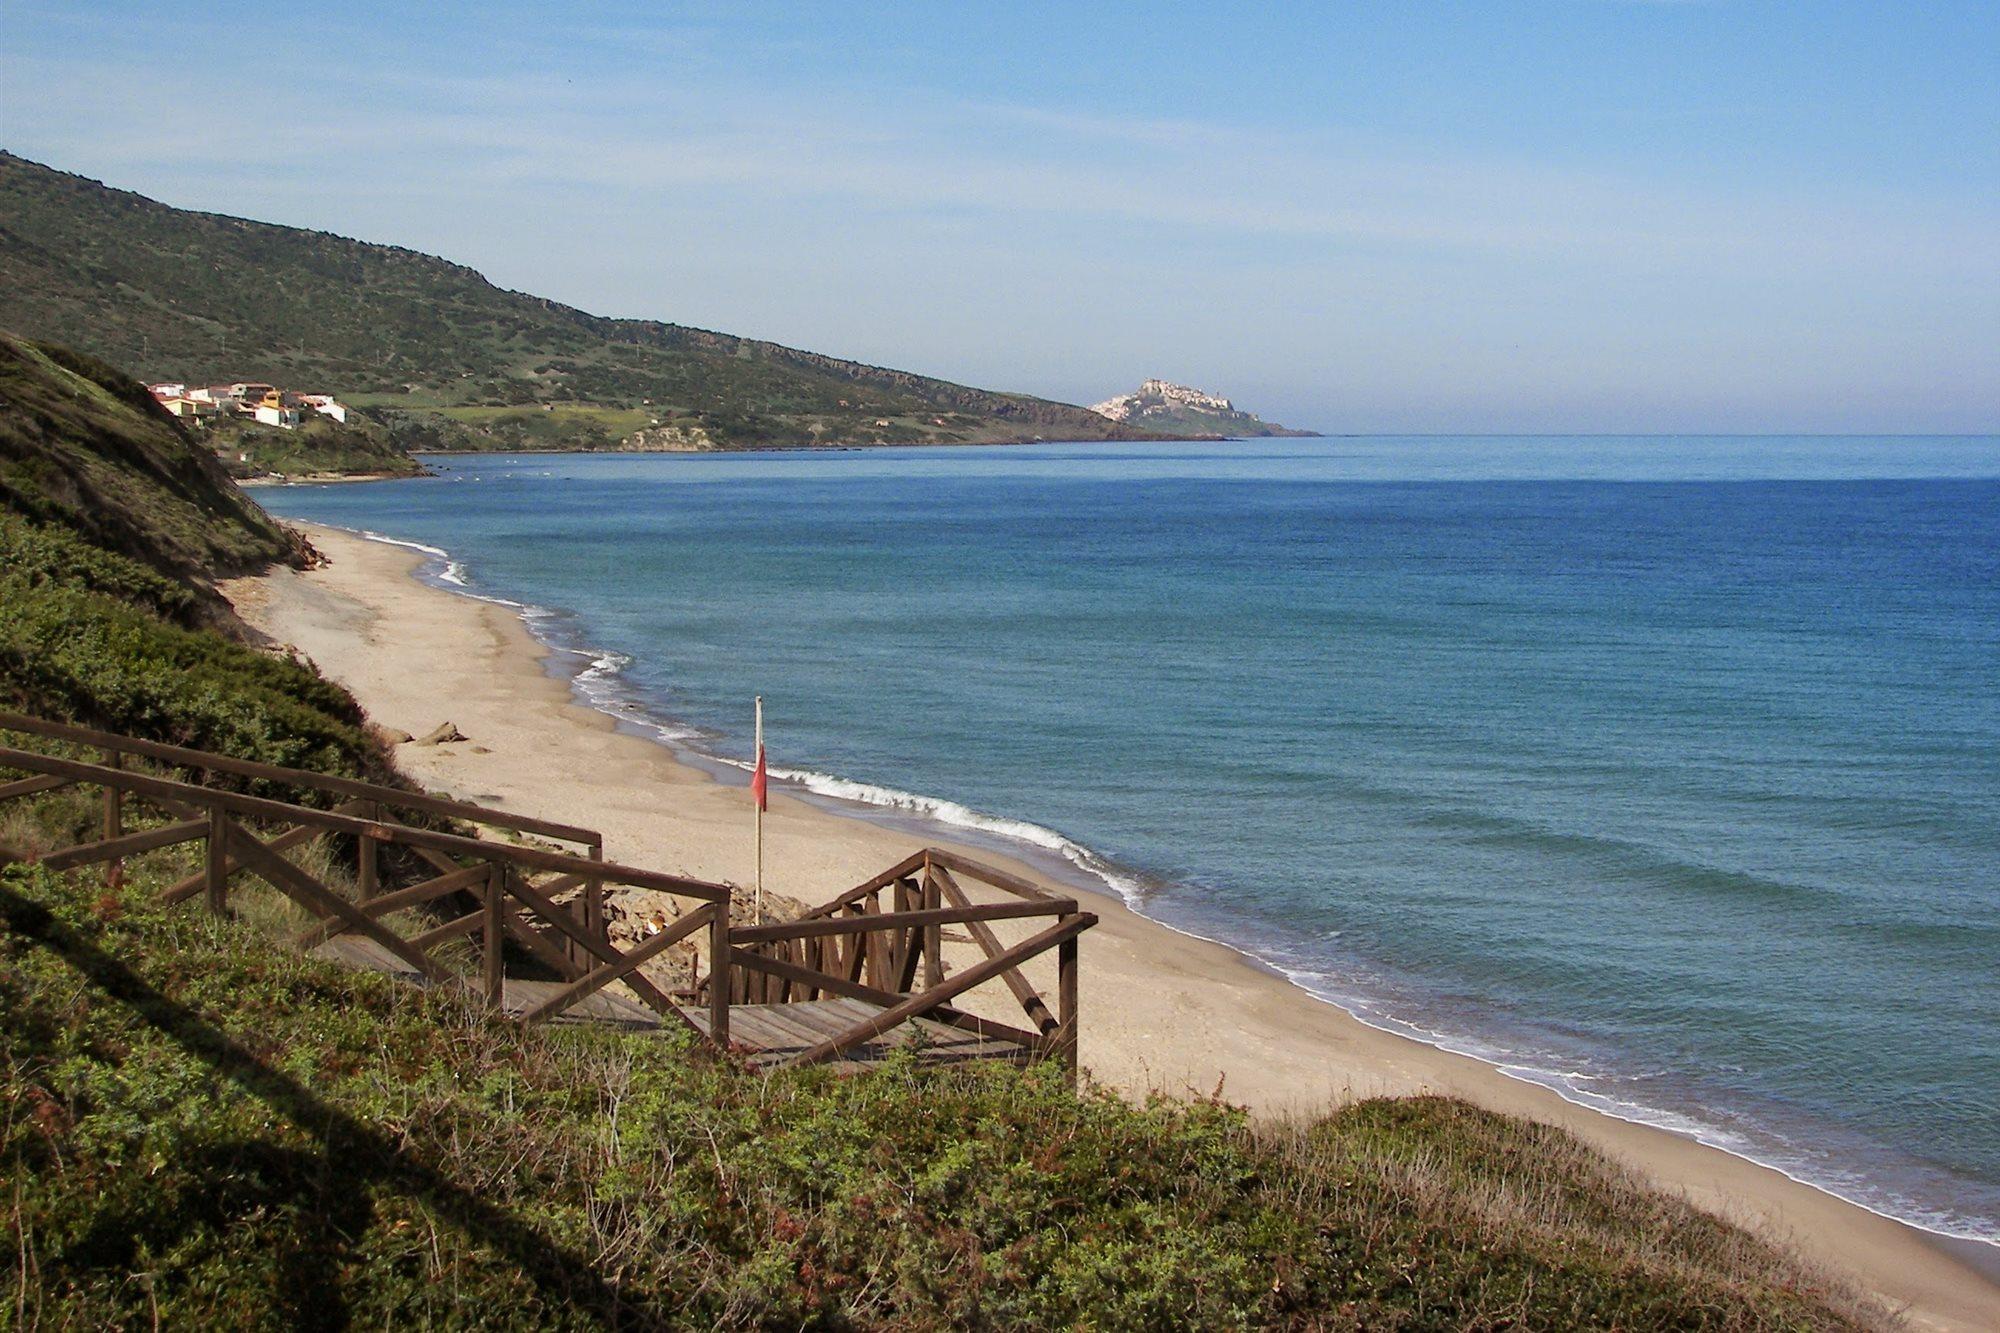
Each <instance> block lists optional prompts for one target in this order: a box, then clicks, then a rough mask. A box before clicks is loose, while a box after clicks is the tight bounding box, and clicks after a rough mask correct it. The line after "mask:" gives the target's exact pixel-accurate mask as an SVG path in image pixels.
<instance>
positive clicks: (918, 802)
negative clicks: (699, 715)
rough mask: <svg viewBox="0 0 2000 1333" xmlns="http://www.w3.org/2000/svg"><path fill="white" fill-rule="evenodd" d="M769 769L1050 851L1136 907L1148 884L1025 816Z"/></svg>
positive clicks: (812, 788)
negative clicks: (1014, 816)
mask: <svg viewBox="0 0 2000 1333" xmlns="http://www.w3.org/2000/svg"><path fill="white" fill-rule="evenodd" d="M719 762H722V763H725V764H728V765H729V766H730V767H732V768H740V769H743V770H745V771H746V772H747V771H748V770H749V769H750V767H751V765H750V764H749V763H747V762H745V761H743V760H740V759H721V760H720V761H719ZM769 772H770V774H771V776H772V777H774V778H776V779H778V780H779V781H780V782H789V783H791V784H793V785H794V786H798V787H803V788H804V789H805V790H807V791H809V792H811V793H813V794H814V795H815V796H825V797H830V798H832V799H834V800H837V801H849V802H852V803H853V804H856V805H866V806H872V807H874V808H876V809H880V810H893V811H895V812H897V813H899V814H910V815H916V816H918V817H919V818H923V819H928V820H931V821H933V822H935V823H939V824H945V825H949V826H950V827H953V828H962V829H971V830H973V831H974V832H977V833H986V834H991V835H993V836H995V837H999V838H1004V839H1007V840H1009V841H1012V842H1017V843H1025V844H1027V845H1028V846H1030V847H1037V848H1040V849H1041V850H1043V851H1048V852H1054V853H1056V854H1057V855H1059V856H1061V857H1062V858H1063V859H1064V860H1065V861H1068V862H1069V863H1070V864H1071V865H1073V866H1075V867H1076V868H1077V869H1079V870H1082V871H1084V872H1085V873H1087V874H1089V875H1090V876H1091V877H1093V878H1094V879H1097V880H1099V881H1101V882H1102V883H1103V884H1104V885H1105V887H1107V888H1109V889H1110V890H1111V891H1112V892H1114V893H1116V894H1117V895H1118V896H1119V897H1120V898H1122V899H1124V900H1125V902H1126V904H1127V905H1128V906H1135V907H1136V906H1137V905H1138V904H1139V902H1140V901H1141V900H1142V899H1143V898H1144V896H1145V892H1146V886H1145V885H1144V884H1143V883H1141V882H1140V881H1139V880H1138V879H1136V878H1135V877H1133V876H1131V875H1129V874H1126V873H1124V872H1123V871H1121V870H1119V868H1118V867H1117V866H1116V865H1114V864H1113V863H1112V862H1111V861H1109V860H1107V859H1105V858H1104V857H1102V856H1100V855H1098V854H1097V853H1096V852H1094V851H1092V850H1091V849H1090V848H1088V847H1086V846H1084V845H1083V844H1082V843H1080V842H1078V841H1076V840H1075V839H1074V838H1070V837H1066V836H1064V835H1063V834H1061V833H1058V832H1057V831H1056V830H1054V829H1052V828H1047V827H1044V826H1043V825H1041V824H1031V823H1029V822H1028V821H1027V820H1025V819H1009V818H1006V817H1005V816H1002V815H989V814H986V813H984V812H983V811H979V810H974V809H973V808H972V807H971V806H968V805H962V804H960V803H959V802H957V801H949V800H945V799H944V798H943V797H939V796H924V795H920V794H918V793H916V792H909V791H903V790H901V789H899V788H896V787H882V786H877V785H875V784H874V783H869V782H856V781H854V780H853V779H852V778H843V777H837V776H835V775H834V774H831V773H820V772H816V771H814V770H812V769H802V768H777V767H772V768H770V769H769Z"/></svg>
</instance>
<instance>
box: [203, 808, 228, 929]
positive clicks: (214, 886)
mask: <svg viewBox="0 0 2000 1333" xmlns="http://www.w3.org/2000/svg"><path fill="white" fill-rule="evenodd" d="M206 872H207V873H206V874H205V875H204V877H203V891H204V895H205V897H206V899H207V904H208V910H209V911H210V912H211V913H212V914H214V915H216V916H221V915H223V914H224V913H226V912H227V911H228V910H229V812H228V811H226V810H224V809H223V808H222V807H221V806H219V805H212V806H210V807H209V808H208V863H207V866H206Z"/></svg>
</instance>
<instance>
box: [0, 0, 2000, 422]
mask: <svg viewBox="0 0 2000 1333" xmlns="http://www.w3.org/2000/svg"><path fill="white" fill-rule="evenodd" d="M470 8H471V7H466V8H465V9H461V8H460V7H450V8H447V7H442V6H438V7H432V6H427V5H423V4H401V5H340V4H335V3H329V4H325V5H320V6H313V7H303V6H292V5H287V4H258V5H209V6H201V7H180V6H175V5H172V4H162V3H153V4H145V5H121V4H94V3H88V2H87V0H86V2H84V3H70V4H62V5H56V4H46V3H42V2H41V0H6V3H5V4H4V5H0V142H4V144H5V145H6V146H7V147H9V148H11V149H13V150H14V151H16V152H20V153H22V154H24V155H26V156H29V157H33V158H36V159H38V160H41V161H46V162H49V163H52V164H54V165H57V166H60V167H63V168H65V169H68V170H72V171H78V172H82V173H84V174H86V175H90V176H95V177H99V178H101V179H104V180H107V181H109V182H111V183H113V184H116V185H120V186H124V187H127V188H131V189H136V190H140V191H142V192H144V193H146V194H150V195H153V196H155V197H157V198H161V199H165V200H167V201H169V202H171V203H174V204H179V205H183V206H188V207H199V208H208V209H214V210H217V211H223V212H231V213H238V214H241V215H245V216H250V217H257V218H264V219H268V220H271V221H276V222H286V223H292V224H296V225H301V226H310V227H320V228H325V229H327V230H331V231H337V232H340V233H343V234H346V235H352V236H359V237H362V238H364V239H367V240H375V241H387V242H394V243H397V244H401V245H407V246H410V247H413V248H416V249H420V250H426V251H430V252H434V253H438V254H443V255H446V256H448V257H450V258H453V259H456V260H459V261H461V262H464V263H467V264H470V265H472V266H473V267H475V268H478V269H479V270H480V271H481V272H483V273H485V274H486V275H487V276H488V277H490V278H491V279H493V280H494V281H495V282H497V283H500V284H502V285H504V286H508V287H516V288H520V289H523V290H527V291H532V292H536V293H538V294H542V295H546V296H551V297H555V298H557V299H560V300H564V301H568V302H570V303H572V304H575V305H579V306H582V307H584V308H586V309H589V310H593V311H598V312H602V313H606V314H615V315H635V316H650V317H657V318H664V319H672V320H677V321H681V322H683V323H688V324H694V325H699V326H703V327H708V328H718V329H725V330H728V331H730V332H735V333H744V334H749V335H753V336H758V337H766V338H772V339H776V340H779V341H782V342H787V343H791V344H794V345H798V346H805V347H811V348H814V349H816V350H821V351H827V352H833V353H837V354H841V355H847V356H855V357H859V358H862V359H864V360H869V361H874V362H878V363H883V364H889V365H895V366H901V367H906V368H909V369H915V370H922V371H926V372H930V373H934V374H940V375H945V376H948V377H951V378H954V379H959V380H964V381H967V382H971V383H976V384H981V385H985V386H989V387H998V388H1013V389H1022V390H1028V391H1032V392H1037V393H1043V394H1048V395H1052V396H1055V397H1059V398H1065V399H1069V400H1072V401H1091V400H1094V399H1096V398H1098V397H1103V396H1107V395H1109V394H1111V393H1113V392H1117V391H1121V390H1123V389H1126V388H1128V387H1130V386H1131V385H1133V384H1134V383H1136V381H1138V380H1139V379H1141V378H1143V377H1145V376H1147V375H1155V374H1157V375H1164V376H1168V377H1170V378H1177V379H1183V380H1186V381H1189V382H1192V383H1195V384H1198V385H1201V386H1202V387H1205V388H1211V389H1214V390H1216V391H1218V392H1222V393H1226V394H1230V395H1232V396H1233V397H1235V398H1236V399H1238V400H1239V402H1241V403H1242V404H1244V405H1245V406H1247V407H1250V408H1252V409H1254V410H1258V411H1260V412H1263V413H1264V414H1266V415H1268V416H1272V417H1274V418H1277V419H1281V420H1285V421H1289V422H1295V423H1297V424H1304V425H1311V426H1316V427H1319V428H1322V429H1326V430H1333V431H1376V430H1390V431H1402V430H1408V431H1544V430H1547V431H1599V430H1601V431H1626V430H1642V431H1643V430H1658V431H1789V430H1800V431H1861V432H1869V431H1909V432H1955V431H1964V432H1991V431H1996V430H2000V369H1996V367H2000V6H1995V5H1992V4H1990V3H1989V4H1983V5H1972V4H1952V3H1934V4H1922V5H1911V6H1897V5H1889V4H1866V5H1862V4H1855V5H1847V4H1836V3H1800V4H1759V3H1747V2H1745V3H1737V2H1735V0H1547V2H1546V3H1520V4H1500V3H1493V4H1476V5H1475V4H1446V3H1426V2H1425V0H1410V2H1409V3H1397V4H1381V5H1365V6H1364V5H1333V4H1326V5H1315V6H1309V7H1308V6H1300V7H1298V8H1297V9H1296V10H1292V11H1286V10H1280V9H1278V8H1276V7H1270V8H1263V9H1258V10H1254V11H1253V10H1250V9H1249V8H1248V7H1245V8H1244V9H1242V10H1240V11H1239V10H1238V9H1236V8H1235V7H1231V6H1225V5H1217V4H1206V5H1173V4H1153V5H1143V6H1138V5H1134V6H1123V5H1093V6H1079V5H1009V4H1002V3H990V4H982V5H969V4H968V5H957V4H925V5H908V6H902V5H890V4H870V5H779V4H755V3H745V4H721V3H717V4H707V5H676V4H643V5H630V6H620V5H587V4H569V5H564V6H550V5H534V6H528V5H514V4H510V3H505V2H504V0H502V2H499V3H489V4H486V5H483V6H480V7H478V8H477V10H476V12H468V11H470Z"/></svg>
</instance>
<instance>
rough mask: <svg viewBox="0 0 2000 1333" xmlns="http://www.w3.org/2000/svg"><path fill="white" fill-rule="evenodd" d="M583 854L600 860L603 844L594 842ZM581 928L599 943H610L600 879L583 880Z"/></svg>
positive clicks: (602, 853)
mask: <svg viewBox="0 0 2000 1333" xmlns="http://www.w3.org/2000/svg"><path fill="white" fill-rule="evenodd" d="M583 854H584V855H585V856H587V857H589V858H590V859H591V860H593V861H602V860H603V859H604V844H603V843H602V842H594V843H592V844H590V846H588V847H586V848H585V849H584V853H583ZM583 929H584V933H585V934H587V935H589V936H590V938H592V939H594V940H596V941H597V942H598V943H599V944H609V943H611V932H610V929H609V928H608V927H607V926H606V925H605V922H604V881H603V880H601V879H587V880H585V881H584V882H583ZM577 961H579V962H582V963H589V962H590V961H591V960H590V959H588V958H582V959H578V960H577Z"/></svg>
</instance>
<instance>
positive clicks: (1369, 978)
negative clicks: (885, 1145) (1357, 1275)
mask: <svg viewBox="0 0 2000 1333" xmlns="http://www.w3.org/2000/svg"><path fill="white" fill-rule="evenodd" d="M427 461H428V462H429V463H430V465H431V466H432V467H433V468H434V469H435V471H436V473H437V475H436V476H434V477H430V478H423V479H413V480H399V481H386V482H378V483H374V484H369V485H345V486H296V487H284V488H273V489H268V490H262V491H259V492H258V498H259V500H260V501H262V502H263V503H264V504H265V505H266V507H268V508H269V509H271V510H272V511H274V512H276V513H278V514H280V515H283V516H286V517H291V518H298V519H305V520H311V521H314V522H320V523H328V524H334V525H337V526H341V527H345V528H350V529H354V530H357V531H362V532H366V533H369V534H371V535H373V536H376V537H377V538H379V539H381V540H385V541H394V542H399V543H403V544H407V545H411V546H415V547H417V548H419V549H421V550H423V551H425V552H427V553H428V555H429V556H430V559H429V561H428V563H427V573H426V577H428V578H430V579H432V580H433V581H436V582H438V583H440V584H442V585H444V586H447V587H452V588H455V589H457V590H459V591H462V592H465V593H468V594H471V595H477V596H483V597H488V598H493V599H497V600H501V601H504V602H507V603H509V604H512V605H514V606H516V607H517V608H518V609H519V610H520V612H521V614H522V615H523V616H524V617H525V618H526V619H527V621H528V623H529V625H530V626H531V627H532V628H533V630H534V631H535V633H536V634H538V635H539V636H541V638H542V639H543V640H544V641H545V642H547V643H548V644H549V645H550V646H551V647H552V648H553V649H555V650H556V651H555V653H554V654H553V656H552V659H551V660H552V662H554V663H556V664H558V665H559V666H560V668H561V669H562V670H563V671H564V672H565V674H567V675H569V676H570V678H571V679H572V680H573V682H574V687H575V689H576V691H577V693H578V695H579V696H580V697H581V698H582V699H583V700H585V701H587V702H588V703H590V704H592V705H594V706H596V707H598V708H601V709H604V710H605V711H607V712H609V713H611V714H612V715H614V716H616V717H618V718H619V719H620V720H621V721H622V723H623V724H624V725H626V726H627V727H629V728H631V729H634V730H639V731H642V732H644V733H645V734H648V735H652V736H654V737H656V738H658V739H659V740H661V741H662V743H665V744H669V745H672V746H674V747H676V748H677V749H679V750H681V751H683V752H684V753H687V754H690V755H692V756H695V757H698V758H700V759H702V760H703V762H705V763H707V764H708V766H709V767H711V768H712V769H718V770H720V771H722V772H724V773H725V775H726V776H727V777H729V778H731V779H732V780H737V781H741V780H742V776H741V773H740V766H741V765H742V763H743V762H744V761H745V760H746V759H747V758H748V753H747V752H748V749H749V743H750V731H751V722H752V697H753V695H757V694H761V695H763V696H764V698H765V701H766V710H767V729H768V736H767V740H768V746H769V751H770V754H771V762H772V765H773V769H774V772H775V773H776V774H777V775H778V776H779V777H780V778H781V779H782V780H785V781H788V782H790V783H791V784H792V785H793V787H794V788H795V789H796V790H798V791H799V792H801V793H802V794H805V795H807V796H809V797H810V798H811V799H815V800H819V801H822V802H825V803H827V804H830V805H834V806H838V807H841V808H843V809H847V810H850V811H853V812H856V813H859V814H861V815H863V816H864V817H870V818H879V819H883V820H888V821H891V822H899V823H901V824H903V825H905V826H914V827H920V828H925V829H933V830H935V829H938V828H939V826H943V827H942V829H941V832H942V833H943V834H944V835H946V836H950V837H953V838H955V839H958V840H961V841H964V840H970V841H974V842H980V843H984V844H986V845H990V846H996V847H1001V848H1005V849H1007V850H1009V851H1012V852H1015V853H1017V854H1022V855H1026V856H1029V857H1032V858H1035V859H1037V860H1039V861H1040V862H1041V863H1042V864H1044V865H1046V866H1048V867H1049V868H1050V869H1051V870H1053V871H1055V872H1057V873H1061V874H1063V875H1066V876H1067V877H1069V878H1070V879H1071V880H1073V881H1075V882H1076V883H1078V884H1079V885H1080V886H1082V887H1086V888H1091V889H1094V890H1097V891H1100V892H1104V893H1115V894H1118V895H1120V896H1122V897H1123V898H1125V899H1126V900H1127V901H1129V902H1130V903H1131V904H1132V905H1133V906H1134V907H1136V908H1137V909H1138V910H1139V911H1141V912H1143V913H1145V914H1147V915H1149V916H1152V917H1155V918H1157V919H1159V920H1160V921H1162V922H1164V923H1167V924H1168V925H1171V926H1174V927H1176V928H1179V929H1181V930H1184V931H1188V932H1191V933H1195V934H1199V935H1202V936H1205V937H1208V938H1212V939H1216V940H1220V941H1223V942H1225V943H1228V944H1230V945H1233V946H1235V947H1236V948H1238V949H1240V950H1242V951H1243V952H1244V953H1246V954H1247V955H1249V956H1250V957H1252V958H1254V959H1256V960H1258V961H1259V962H1261V963H1262V964H1264V965H1266V966H1268V967H1271V968H1274V969H1277V970H1278V971H1280V972H1281V973H1283V974H1284V975H1286V976H1288V977H1290V978H1291V979H1292V980H1293V981H1295V982H1296V983H1297V984H1298V985H1300V986H1301V987H1303V988H1305V989H1306V990H1308V991H1310V992H1311V993H1312V994H1313V995H1315V996H1318V997H1320V998H1321V999H1323V1000H1325V1001H1326V1002H1328V1003H1331V1004H1335V1005H1339V1006H1340V1007H1342V1008H1344V1009H1346V1010H1348V1011H1350V1012H1352V1013H1353V1014H1354V1015H1356V1016H1357V1017H1359V1018H1360V1019H1362V1020H1363V1021H1365V1022H1367V1023H1370V1024H1374V1025H1376V1026H1378V1027H1381V1028H1385V1029H1388V1030H1390V1031H1394V1032H1399V1033H1403V1034H1406V1035H1408V1036H1411V1037H1414V1038H1417V1039H1419V1040H1422V1041H1426V1042H1430V1043H1433V1044H1435V1045H1438V1046H1441V1047H1445V1048H1448V1049H1450V1050H1453V1051H1458V1052H1462V1053H1466V1054H1470V1055H1473V1056H1476V1057H1478V1058H1480V1059H1483V1060H1486V1061H1489V1062H1491V1063H1493V1064H1494V1065H1497V1066H1499V1067H1500V1068H1502V1069H1504V1070H1505V1071H1506V1072H1508V1073H1509V1074H1511V1075H1514V1076H1516V1077H1518V1078H1522V1079H1525V1080H1529V1081H1532V1082H1535V1083H1540V1084H1545V1085H1547V1086H1548V1087H1550V1088H1553V1089H1555V1090H1556V1091H1557V1092H1559V1093H1561V1094H1562V1095H1563V1096H1565V1097H1567V1098H1570V1099H1572V1100H1574V1101H1576V1102H1579V1103H1582V1104H1585V1105H1588V1106H1591V1107H1595V1108H1597V1109H1599V1110H1601V1111H1603V1112H1605V1113H1607V1114H1610V1115H1615V1116H1620V1117H1624V1118H1627V1119H1631V1120H1638V1121H1645V1122H1650V1123H1654V1124H1658V1125H1662V1126H1666V1127H1669V1128H1671V1129H1674V1130H1677V1131H1680V1132H1682V1133H1685V1134H1688V1135H1691V1136H1694V1137H1697V1138H1699V1139H1701V1140H1702V1141H1704V1142H1707V1143H1710V1144H1712V1145H1714V1146H1717V1147H1720V1148H1723V1149H1725V1150H1727V1151H1730V1152H1733V1153H1737V1154H1740V1155H1742V1156H1745V1157H1748V1158H1751V1159H1754V1160H1756V1161H1759V1162H1762V1163H1765V1164H1767V1165H1770V1166H1774V1167H1776V1168H1778V1169H1780V1170H1782V1171H1784V1172H1786V1173H1787V1174H1789V1175H1792V1176H1794V1177H1796V1178H1798V1179H1801V1180H1804V1181H1807V1182H1809V1183H1812V1184H1814V1185H1817V1186H1820V1187H1821V1188H1824V1189H1826V1190H1829V1191H1831V1192H1834V1193H1836V1194H1839V1195H1841V1196H1844V1197H1846V1198H1848V1199H1850V1200H1853V1201H1855V1202H1857V1203H1860V1204H1863V1205H1864V1206H1866V1207H1869V1208H1871V1209H1874V1210H1876V1211H1878V1212H1882V1213H1885V1214H1889V1215H1891V1216H1894V1217H1897V1218H1900V1219H1903V1220H1905V1221H1908V1222H1911V1223H1914V1224H1916V1225H1918V1226H1921V1227H1924V1228H1927V1229H1930V1230H1933V1231H1936V1232H1939V1233H1943V1234H1946V1235H1952V1236H1958V1237H1965V1238H1972V1239H1980V1240H1988V1241H2000V437H1980V438H1929V437H1927V438H1884V437H1838V438H1827V437H1749V438H1744V437H1678V436H1671V437H1419V438H1400V437H1375V436H1363V437H1337V438H1329V439H1319V440H1284V441H1269V440H1256V441H1240V442H1223V443H1185V444H1102V443H1091V444H1058V443H1051V444H1042V445H1033V446H1012V447H962V448H908V449H904V448H897V449H870V450H859V451H837V450H820V451H799V452H772V453H754V454H710V455H700V454H690V455H546V454H543V455H508V456H477V457H469V456H460V457H433V458H430V459H429V460H427ZM837 887H839V886H835V885H828V886H827V889H828V891H829V892H831V891H832V890H834V889H835V888H837Z"/></svg>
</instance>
